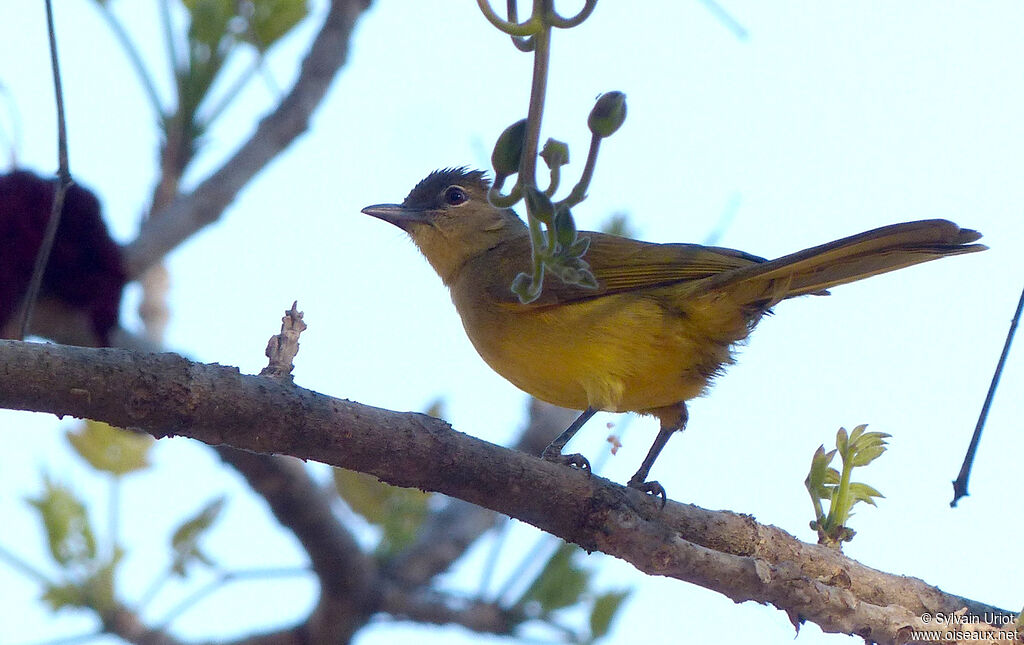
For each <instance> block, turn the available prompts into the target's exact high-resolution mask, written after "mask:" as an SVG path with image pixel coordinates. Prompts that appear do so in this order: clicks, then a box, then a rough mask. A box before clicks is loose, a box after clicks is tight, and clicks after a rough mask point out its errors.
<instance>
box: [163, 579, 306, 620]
mask: <svg viewBox="0 0 1024 645" xmlns="http://www.w3.org/2000/svg"><path fill="white" fill-rule="evenodd" d="M309 573H310V569H308V568H285V567H278V568H270V569H246V570H241V571H228V572H223V573H221V574H219V575H218V576H217V578H216V579H215V580H212V581H211V582H209V583H208V584H206V585H204V586H202V587H201V588H199V589H198V590H197V591H196V592H195V593H193V594H192V595H190V596H188V597H187V598H185V599H184V600H182V601H181V602H180V603H178V604H177V605H176V606H175V607H173V608H172V609H171V610H170V611H169V612H167V614H166V615H165V616H164V618H163V620H162V621H160V627H158V629H160V630H165V629H166V628H167V626H168V625H170V624H171V622H172V621H173V620H174V619H176V618H177V617H178V616H180V615H181V614H183V613H184V612H185V611H187V610H188V609H190V608H191V607H192V606H194V605H195V604H196V603H198V602H199V601H200V600H202V599H203V598H205V597H206V596H209V595H210V594H212V593H213V592H215V591H217V590H218V589H220V588H221V587H223V586H224V585H227V584H229V583H232V582H237V581H239V580H254V579H256V580H259V579H270V578H292V577H296V576H300V575H308V574H309Z"/></svg>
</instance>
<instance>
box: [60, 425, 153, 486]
mask: <svg viewBox="0 0 1024 645" xmlns="http://www.w3.org/2000/svg"><path fill="white" fill-rule="evenodd" d="M65 437H66V438H67V440H68V443H70V444H71V447H72V448H74V450H75V452H77V453H78V455H79V456H80V457H82V459H84V460H86V461H87V462H89V465H90V466H92V467H93V468H95V469H96V470H101V471H104V472H108V473H111V474H112V475H115V476H118V477H119V476H121V475H126V474H128V473H131V472H135V471H136V470H142V469H144V468H148V467H149V451H150V449H151V448H152V447H153V444H154V443H155V439H153V437H151V436H149V435H148V434H140V433H137V432H130V431H128V430H122V429H120V428H115V427H114V426H111V425H109V424H106V423H103V422H102V421H92V420H87V421H85V422H84V423H83V424H82V425H81V426H79V427H78V428H77V429H76V430H75V431H71V430H69V431H68V432H67V433H66V434H65Z"/></svg>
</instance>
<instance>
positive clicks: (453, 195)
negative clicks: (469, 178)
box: [444, 186, 469, 206]
mask: <svg viewBox="0 0 1024 645" xmlns="http://www.w3.org/2000/svg"><path fill="white" fill-rule="evenodd" d="M468 201H469V195H467V194H466V191H465V190H463V189H462V188H461V187H460V186H449V187H448V188H446V189H445V191H444V203H446V204H448V205H449V206H458V205H460V204H465V203H466V202H468Z"/></svg>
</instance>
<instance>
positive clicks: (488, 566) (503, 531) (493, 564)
mask: <svg viewBox="0 0 1024 645" xmlns="http://www.w3.org/2000/svg"><path fill="white" fill-rule="evenodd" d="M513 1H514V0H513ZM510 526H511V523H510V522H509V520H508V519H507V518H506V519H505V520H504V521H503V522H502V524H501V526H500V527H499V528H498V530H497V531H495V533H494V542H493V543H492V544H491V549H490V552H489V553H488V554H487V560H486V561H485V562H484V567H483V572H482V573H481V574H480V591H479V593H478V595H479V596H480V597H481V598H486V597H487V590H488V589H489V588H490V586H491V580H493V579H494V570H495V569H496V568H497V566H498V560H499V559H501V551H502V549H503V548H504V546H505V539H506V538H507V537H508V531H509V527H510Z"/></svg>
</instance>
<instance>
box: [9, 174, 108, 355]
mask: <svg viewBox="0 0 1024 645" xmlns="http://www.w3.org/2000/svg"><path fill="white" fill-rule="evenodd" d="M55 189H56V184H55V183H54V182H53V181H51V180H47V179H43V178H42V177H39V176H37V175H35V174H33V173H31V172H27V171H14V172H11V173H10V174H6V175H0V327H2V326H3V325H4V323H6V322H7V321H8V319H9V318H10V317H11V316H12V315H13V314H14V312H15V311H17V310H18V308H19V306H20V304H21V300H22V298H23V297H24V295H25V290H26V289H27V288H28V282H29V279H30V278H31V276H32V265H33V264H34V263H35V258H36V253H37V252H38V251H39V246H40V244H42V241H43V233H44V231H45V230H46V222H47V220H48V219H49V218H50V209H51V207H52V204H53V195H54V191H55ZM124 283H125V272H124V269H123V268H122V266H121V248H120V247H119V246H118V245H117V244H116V243H115V242H114V240H112V239H111V238H110V235H109V234H108V233H107V227H106V225H105V224H104V223H103V218H102V217H101V216H100V203H99V200H97V199H96V196H95V195H93V194H92V193H91V192H89V191H88V190H87V189H85V188H82V187H81V186H78V185H73V186H71V188H70V189H69V190H68V191H67V194H66V196H65V200H64V212H63V214H62V216H61V220H60V226H59V227H58V228H57V237H56V239H55V240H54V244H53V251H52V252H51V254H50V262H49V264H48V265H47V267H46V272H45V273H44V274H43V286H42V289H41V291H40V294H39V295H40V298H54V299H56V300H59V301H60V302H62V303H64V304H65V305H67V306H70V307H73V308H75V309H78V310H81V311H84V312H85V313H86V314H87V315H88V317H89V320H91V321H92V326H93V331H94V332H95V334H96V336H97V338H98V339H99V341H100V343H101V344H104V345H106V344H109V335H110V331H111V330H112V329H113V327H114V325H115V324H116V323H117V317H118V308H119V306H120V303H121V290H122V288H123V287H124Z"/></svg>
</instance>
